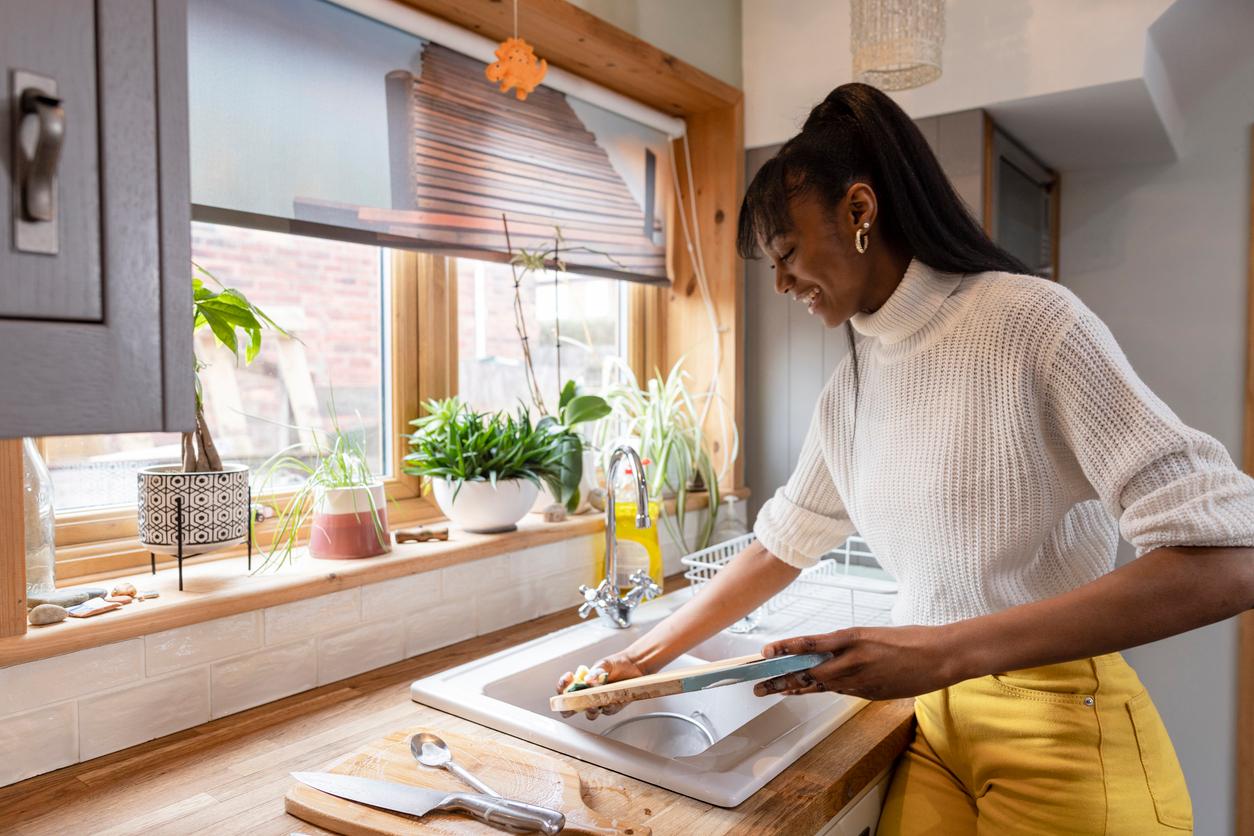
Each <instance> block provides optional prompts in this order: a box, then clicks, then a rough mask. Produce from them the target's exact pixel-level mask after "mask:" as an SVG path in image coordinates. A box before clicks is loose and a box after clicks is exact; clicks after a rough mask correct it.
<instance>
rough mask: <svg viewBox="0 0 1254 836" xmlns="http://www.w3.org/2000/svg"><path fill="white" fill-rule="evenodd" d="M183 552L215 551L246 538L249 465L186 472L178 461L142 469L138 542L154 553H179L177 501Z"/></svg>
mask: <svg viewBox="0 0 1254 836" xmlns="http://www.w3.org/2000/svg"><path fill="white" fill-rule="evenodd" d="M180 502H181V504H182V516H183V556H184V557H187V556H190V555H193V554H200V553H202V552H209V551H213V550H214V549H220V548H223V547H225V546H233V545H236V544H237V543H243V542H245V541H246V540H247V539H248V467H247V466H246V465H242V464H227V465H223V469H222V470H215V471H211V472H208V473H186V472H184V471H183V469H182V468H181V467H180V466H179V465H165V466H161V467H150V468H146V469H145V470H141V471H140V473H139V542H140V543H141V544H142V545H143V547H144V548H145V549H147V550H148V551H151V552H160V553H163V554H176V553H177V552H178V526H177V520H178V515H179V503H180Z"/></svg>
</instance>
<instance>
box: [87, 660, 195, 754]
mask: <svg viewBox="0 0 1254 836" xmlns="http://www.w3.org/2000/svg"><path fill="white" fill-rule="evenodd" d="M208 719H209V669H208V668H206V667H203V666H202V667H198V668H192V669H191V670H186V671H181V672H179V673H174V674H170V675H168V676H164V677H161V678H158V679H147V680H144V681H143V682H141V683H140V684H138V685H132V686H131V687H129V688H123V689H122V690H119V691H112V692H110V693H107V694H103V695H101V696H96V697H84V698H83V699H80V700H79V701H78V732H79V755H80V757H81V759H82V760H88V759H90V758H94V757H97V756H98V755H104V754H107V753H109V752H116V751H117V750H119V749H125V748H126V747H127V746H134V745H135V744H136V743H143V742H144V741H145V740H152V739H153V738H154V737H161V736H163V735H167V734H171V733H173V732H176V731H179V730H181V729H186V728H191V727H192V726H195V725H199V724H200V723H204V722H206V721H207V720H208Z"/></svg>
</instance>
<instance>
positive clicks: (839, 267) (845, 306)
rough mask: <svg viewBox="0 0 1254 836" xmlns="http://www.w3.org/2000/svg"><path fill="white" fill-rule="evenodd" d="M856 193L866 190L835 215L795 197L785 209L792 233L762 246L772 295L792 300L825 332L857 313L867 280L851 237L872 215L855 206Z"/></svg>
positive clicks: (804, 196) (864, 260) (809, 198)
mask: <svg viewBox="0 0 1254 836" xmlns="http://www.w3.org/2000/svg"><path fill="white" fill-rule="evenodd" d="M859 188H861V189H867V187H866V186H865V185H859V186H855V187H854V188H853V189H851V190H850V193H849V194H847V195H846V196H845V198H844V199H843V200H841V201H840V203H839V204H837V206H836V208H835V210H833V209H831V208H828V207H825V206H824V205H823V203H822V202H820V200H819V199H818V198H817V197H815V196H814V195H812V194H811V193H809V192H803V193H801V194H799V195H797V196H796V197H794V198H793V199H792V201H791V203H790V204H789V209H790V213H791V215H792V229H790V230H788V231H786V232H783V233H780V234H779V235H776V236H775V238H774V239H772V240H770V241H764V242H762V250H763V251H764V252H765V253H766V254H767V256H768V257H769V258H770V259H771V263H772V269H773V270H774V271H775V290H776V291H777V292H779V293H783V294H791V295H792V298H793V299H794V300H796V301H797V302H799V303H800V304H802V305H805V306H806V309H807V310H808V311H809V312H810V314H811V315H812V316H817V317H820V318H821V319H822V320H823V324H824V325H826V326H827V327H828V328H836V327H838V326H840V325H841V324H843V323H844V322H845V320H847V319H849V318H850V317H851V316H853V315H854V314H855V313H857V312H858V311H859V310H861V309H862V307H863V304H862V303H863V301H864V297H865V295H866V288H867V285H868V281H869V277H870V266H871V265H870V262H871V259H869V258H868V257H867V256H866V255H865V254H863V253H859V252H858V251H857V249H856V248H855V247H854V232H855V231H856V230H857V228H858V225H859V222H860V219H861V218H863V217H870V216H873V214H874V209H873V208H871V207H866V206H863V207H859V206H857V205H856V203H857V200H858V196H857V195H855V191H856V190H858V189H859ZM867 191H869V189H867ZM851 199H852V200H853V202H854V205H851ZM871 201H872V206H873V201H874V198H873V197H872V198H871ZM868 209H869V210H870V211H869V212H868ZM873 231H874V229H872V232H873Z"/></svg>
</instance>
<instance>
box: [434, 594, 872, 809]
mask: <svg viewBox="0 0 1254 836" xmlns="http://www.w3.org/2000/svg"><path fill="white" fill-rule="evenodd" d="M692 594H693V593H692V590H691V589H682V590H679V591H678V592H674V593H671V594H669V595H664V596H662V597H661V598H658V599H656V600H653V601H650V602H648V603H647V604H644V605H642V606H641V607H640V608H638V609H637V610H636V612H635V623H634V625H633V626H632V627H631V628H629V629H626V630H616V629H612V628H609V627H605V626H603V625H602V624H601V622H600V621H599V620H589V621H586V622H583V623H581V624H577V625H575V626H573V627H568V628H566V629H564V630H559V631H557V632H555V633H551V634H549V635H547V636H543V637H541V638H538V639H535V640H533V641H530V642H527V643H526V644H521V645H518V646H517V647H513V648H509V649H507V650H503V651H501V652H499V653H495V654H493V655H491V656H487V657H484V658H482V659H478V660H476V661H474V662H469V663H467V664H464V665H459V666H458V667H455V668H451V669H449V670H446V671H443V672H441V673H438V674H436V675H434V676H429V677H426V678H425V679H420V680H418V681H417V682H415V683H414V684H413V686H412V688H411V695H412V698H413V699H414V700H415V701H416V702H420V703H422V704H424V705H429V706H431V707H432V708H436V709H439V710H441V711H445V712H448V713H450V714H455V715H457V716H459V717H464V718H465V719H467V720H470V721H472V722H475V723H479V724H481V725H484V726H488V727H489V728H493V729H496V730H498V731H502V732H505V733H506V734H510V735H513V736H515V737H519V738H522V739H523V740H528V741H531V742H532V743H536V744H538V745H540V746H544V747H547V748H549V749H552V750H554V751H556V752H560V753H562V754H564V755H569V756H571V757H575V758H579V759H580V760H583V761H587V762H589V763H594V764H597V765H598V766H603V767H606V768H607V769H611V770H614V771H615V772H619V773H622V774H624V775H630V776H632V777H633V778H638V779H640V780H642V781H647V782H649V783H651V784H655V785H657V786H659V787H662V788H663V789H667V790H671V791H674V792H678V793H682V794H683V795H686V796H689V797H691V798H695V799H698V800H700V801H704V802H707V803H710V804H715V805H718V806H720V807H734V806H736V805H737V804H739V803H740V802H742V801H744V800H745V799H746V798H748V797H749V796H750V795H752V794H753V793H754V792H756V791H757V790H759V789H761V788H762V786H763V785H765V784H766V783H767V782H768V781H770V780H771V779H772V778H774V777H775V776H776V775H778V774H779V773H780V772H782V771H783V770H784V769H785V768H786V767H788V766H789V765H790V764H791V763H793V762H794V761H795V760H797V758H799V757H801V755H803V754H804V753H805V752H807V751H808V750H809V749H810V748H812V747H813V746H814V745H815V744H817V743H818V742H819V741H820V740H822V739H823V738H825V737H827V735H829V734H831V733H832V731H833V730H834V729H836V728H837V727H838V726H840V725H841V724H842V723H844V722H845V721H846V720H848V719H849V718H850V717H852V716H853V715H854V714H856V713H857V712H858V711H859V710H860V709H861V708H862V707H863V706H864V705H866V701H865V700H860V699H857V698H855V697H849V696H845V695H841V694H807V695H805V696H799V697H779V696H774V697H756V696H754V694H753V683H748V682H746V683H740V684H737V685H728V686H724V687H720V688H713V689H709V690H707V691H703V692H698V693H692V694H679V695H675V696H670V697H662V698H659V699H654V700H645V701H641V702H636V703H632V704H631V705H629V706H627V707H626V708H624V709H623V710H622V711H620V712H618V713H617V714H614V715H611V716H608V717H601V718H599V719H597V720H588V719H587V718H586V717H584V715H582V714H578V715H575V716H573V717H569V718H563V717H561V716H560V715H558V714H554V713H553V712H551V711H549V697H550V696H552V694H553V693H554V691H553V689H554V685H555V683H556V682H557V679H558V677H559V676H560V675H561V674H562V673H564V672H565V671H568V670H573V669H574V668H576V667H577V666H579V665H581V664H585V665H591V664H592V663H593V662H595V661H596V660H597V659H599V658H601V657H602V656H605V655H607V654H609V653H612V652H614V651H617V650H621V649H623V648H625V647H627V645H629V644H630V643H631V642H632V641H634V640H635V639H636V638H637V637H639V636H640V635H641V634H642V633H644V632H645V631H647V630H648V629H649V628H650V627H651V626H652V625H654V624H656V623H657V622H658V621H659V620H661V619H662V618H665V617H666V616H667V615H669V614H670V613H672V612H674V611H675V609H677V608H678V607H679V606H680V605H682V604H683V603H684V602H685V601H687V600H688V599H689V598H690V597H691V595H692ZM838 626H843V625H839V624H830V625H823V624H816V623H815V620H814V618H813V616H812V615H809V616H807V617H805V618H798V617H797V616H796V615H793V616H789V615H788V614H787V613H786V612H779V613H774V614H772V615H770V616H767V617H766V618H765V619H764V620H763V621H762V622H761V623H760V624H759V625H758V628H757V629H756V630H754V631H753V632H752V633H748V634H740V635H737V634H734V633H731V632H723V633H720V634H719V635H717V636H715V637H714V638H712V639H710V640H709V641H707V642H705V643H703V644H700V645H698V646H697V647H695V648H693V649H692V650H691V651H690V652H689V653H687V654H685V655H684V656H682V657H680V658H679V659H677V660H676V661H675V662H674V663H673V664H672V665H671V667H686V666H689V665H697V664H701V663H703V662H710V661H715V660H718V659H724V658H727V657H731V656H743V655H747V654H750V653H756V652H758V651H760V650H761V648H762V645H763V644H765V643H766V642H768V641H771V640H772V639H775V638H783V637H786V636H793V635H800V634H806V633H814V632H822V631H825V630H832V629H836V628H837V627H838Z"/></svg>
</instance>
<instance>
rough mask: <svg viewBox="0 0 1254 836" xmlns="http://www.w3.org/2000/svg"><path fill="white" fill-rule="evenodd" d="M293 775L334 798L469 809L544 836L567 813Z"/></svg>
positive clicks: (421, 808)
mask: <svg viewBox="0 0 1254 836" xmlns="http://www.w3.org/2000/svg"><path fill="white" fill-rule="evenodd" d="M292 777H293V778H295V779H296V780H297V781H300V782H301V783H302V784H305V785H307V786H310V787H313V788H314V789H316V790H321V791H322V792H325V793H328V794H329V795H334V796H336V797H337V798H344V799H347V800H349V801H356V802H358V803H359V804H369V805H370V806H371V807H378V808H380V809H383V810H388V811H390V812H393V813H404V814H406V815H410V816H425V815H426V814H427V813H430V812H431V811H432V810H445V811H450V812H453V811H456V812H463V813H470V814H471V815H473V816H475V817H477V818H479V819H482V820H483V821H485V822H487V823H488V824H491V825H496V826H499V827H504V828H505V829H507V830H511V831H513V832H515V833H532V832H536V831H539V832H540V833H544V834H546V836H553V834H557V833H560V832H561V830H562V828H563V827H564V826H565V825H566V817H565V816H564V815H562V814H561V813H560V812H558V811H557V810H550V809H548V808H546V807H537V806H536V805H534V804H527V803H526V802H523V801H513V800H511V799H508V798H493V797H491V796H487V795H478V794H476V793H467V792H447V791H445V790H428V789H423V788H422V787H415V786H411V785H409V784H398V783H394V782H392V781H378V780H375V779H374V778H362V777H360V776H357V775H339V774H337V773H334V772H293V773H292Z"/></svg>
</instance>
